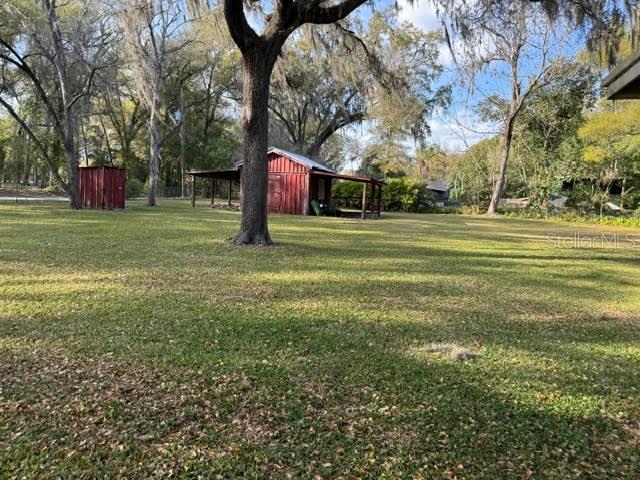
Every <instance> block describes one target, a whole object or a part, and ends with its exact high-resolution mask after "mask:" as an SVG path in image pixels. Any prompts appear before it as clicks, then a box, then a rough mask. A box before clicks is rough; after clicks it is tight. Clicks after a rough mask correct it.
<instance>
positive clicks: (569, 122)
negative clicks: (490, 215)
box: [510, 65, 596, 209]
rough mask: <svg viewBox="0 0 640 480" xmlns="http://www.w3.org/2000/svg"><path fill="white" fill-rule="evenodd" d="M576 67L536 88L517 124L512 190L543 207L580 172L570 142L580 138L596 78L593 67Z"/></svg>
mask: <svg viewBox="0 0 640 480" xmlns="http://www.w3.org/2000/svg"><path fill="white" fill-rule="evenodd" d="M576 67H578V68H575V69H570V70H572V71H573V75H568V76H566V77H562V78H560V79H558V80H556V81H555V82H553V83H551V84H549V85H547V86H546V87H544V88H542V89H540V90H539V91H538V92H536V93H535V94H534V95H533V96H532V97H531V99H530V101H529V102H528V103H527V105H525V107H524V108H523V110H522V112H521V114H520V117H519V119H518V122H517V124H516V126H515V131H514V139H515V140H514V146H513V157H514V164H513V168H512V169H511V172H510V177H511V178H512V179H513V180H512V182H511V183H513V184H514V185H512V186H511V189H512V190H513V189H515V190H517V191H515V192H513V193H514V194H515V195H518V196H526V197H528V198H529V201H530V204H531V205H532V206H533V207H535V208H538V209H543V208H546V206H547V205H548V202H549V201H550V200H551V199H552V198H553V197H555V196H557V195H559V194H560V192H561V190H562V186H563V180H570V179H572V178H574V176H575V175H576V174H577V173H578V171H577V170H576V168H575V163H576V157H575V155H572V153H571V151H570V148H568V147H567V145H565V144H567V142H572V141H573V140H574V139H575V138H576V135H577V132H578V129H579V128H580V127H581V126H582V124H583V123H584V116H583V111H584V110H585V109H588V108H591V107H592V106H593V104H594V101H595V88H594V87H595V83H596V76H595V74H594V72H593V70H592V69H591V68H590V67H587V66H578V65H576Z"/></svg>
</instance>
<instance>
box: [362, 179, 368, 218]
mask: <svg viewBox="0 0 640 480" xmlns="http://www.w3.org/2000/svg"><path fill="white" fill-rule="evenodd" d="M366 218H367V183H366V182H364V183H363V184H362V220H364V219H366Z"/></svg>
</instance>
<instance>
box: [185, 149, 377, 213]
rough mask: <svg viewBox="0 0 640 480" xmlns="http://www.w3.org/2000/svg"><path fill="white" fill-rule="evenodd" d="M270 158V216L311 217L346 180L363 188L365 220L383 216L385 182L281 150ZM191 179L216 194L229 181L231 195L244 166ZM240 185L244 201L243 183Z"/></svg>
mask: <svg viewBox="0 0 640 480" xmlns="http://www.w3.org/2000/svg"><path fill="white" fill-rule="evenodd" d="M267 155H268V162H269V186H268V197H267V208H268V211H269V213H284V214H289V215H309V214H310V213H313V208H312V202H314V201H315V202H317V204H318V205H321V206H328V205H330V204H331V200H332V199H331V186H332V181H333V180H334V179H342V180H351V181H356V182H360V183H362V184H363V196H362V199H363V208H362V215H363V218H364V216H366V211H367V210H369V211H371V213H377V214H378V215H379V214H380V195H381V192H382V186H383V185H384V182H382V181H380V180H376V179H375V178H371V177H361V176H356V175H342V174H339V173H336V172H334V171H333V170H331V169H330V168H328V167H326V166H325V165H322V164H321V163H319V162H316V161H315V160H312V159H310V158H307V157H304V156H302V155H299V154H296V153H291V152H288V151H286V150H282V149H280V148H270V149H269V152H268V153H267ZM189 175H191V178H192V181H193V185H194V186H195V182H196V179H197V178H209V180H210V181H211V184H212V190H213V186H214V185H215V182H216V180H227V181H229V191H230V189H231V183H232V182H233V181H240V179H241V177H242V163H240V164H238V165H236V169H234V170H200V171H191V172H189ZM240 184H241V185H240V192H241V194H240V196H241V197H242V182H240ZM368 187H370V188H368ZM376 190H377V191H376ZM192 193H193V195H192V197H191V202H192V205H193V206H195V188H193V189H192ZM212 200H213V199H212ZM376 204H377V205H376Z"/></svg>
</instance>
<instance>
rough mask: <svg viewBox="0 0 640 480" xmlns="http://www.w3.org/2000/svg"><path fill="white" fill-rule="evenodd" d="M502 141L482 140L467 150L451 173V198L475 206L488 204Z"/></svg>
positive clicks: (496, 139) (493, 139)
mask: <svg viewBox="0 0 640 480" xmlns="http://www.w3.org/2000/svg"><path fill="white" fill-rule="evenodd" d="M499 148H500V140H499V139H498V138H497V137H494V138H489V139H486V140H482V141H480V142H478V143H476V144H475V145H473V146H472V147H471V148H470V149H469V150H467V151H466V152H465V153H464V154H463V155H462V156H461V157H460V158H459V159H458V161H457V162H456V163H455V164H454V165H453V166H452V168H451V170H450V172H449V177H448V180H449V183H450V185H451V196H452V197H453V198H455V199H459V200H462V201H464V202H465V203H467V204H472V205H475V207H476V208H477V209H478V210H480V208H481V206H482V205H484V204H485V203H488V202H489V200H490V198H491V192H492V189H493V182H494V172H495V171H496V166H497V158H498V151H499Z"/></svg>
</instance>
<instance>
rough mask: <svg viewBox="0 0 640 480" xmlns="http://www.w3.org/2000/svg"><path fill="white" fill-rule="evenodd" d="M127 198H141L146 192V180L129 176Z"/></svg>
mask: <svg viewBox="0 0 640 480" xmlns="http://www.w3.org/2000/svg"><path fill="white" fill-rule="evenodd" d="M126 193H127V198H140V197H142V196H143V195H144V193H145V185H144V182H141V181H140V180H138V179H137V178H135V177H129V178H127V192H126Z"/></svg>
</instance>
